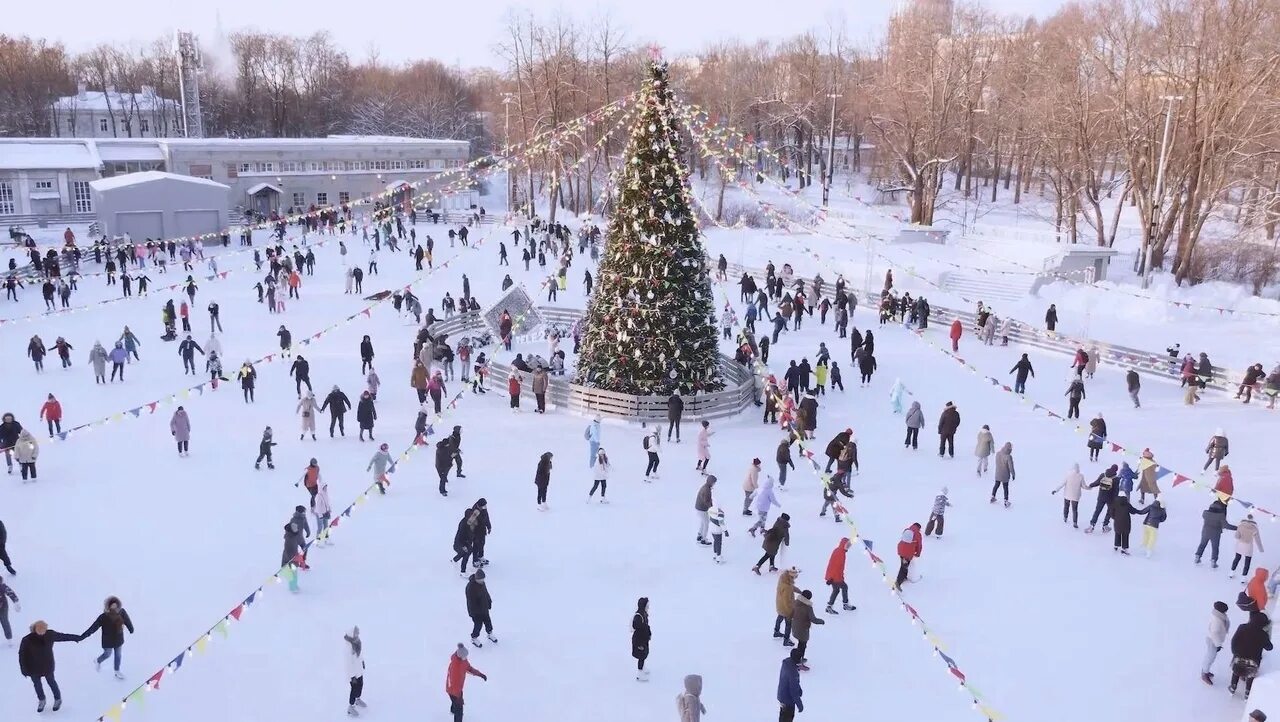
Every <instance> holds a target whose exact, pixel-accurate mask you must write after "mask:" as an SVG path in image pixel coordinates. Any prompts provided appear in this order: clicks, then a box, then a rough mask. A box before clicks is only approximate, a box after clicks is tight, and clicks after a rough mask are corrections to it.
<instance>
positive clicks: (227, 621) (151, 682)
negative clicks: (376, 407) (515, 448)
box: [98, 390, 466, 722]
mask: <svg viewBox="0 0 1280 722" xmlns="http://www.w3.org/2000/svg"><path fill="white" fill-rule="evenodd" d="M465 393H466V392H465V390H464V391H459V392H458V393H457V394H456V395H454V397H453V398H452V399H450V401H449V404H448V406H447V409H449V410H452V409H455V408H457V405H458V401H459V400H460V399H462V397H463V396H464V394H465ZM443 419H444V413H439V414H436V415H435V417H434V418H433V420H432V421H431V423H430V424H428V425H427V427H426V433H425V434H424V437H426V436H432V435H434V434H435V427H436V425H438V424H439V423H440V422H441V421H442V420H443ZM419 448H421V447H420V446H419V445H418V444H415V443H410V444H409V446H408V448H406V449H405V450H404V451H402V452H401V453H400V454H399V456H398V458H397V460H396V461H395V462H394V463H393V464H392V465H391V466H390V467H389V468H388V469H387V474H388V476H390V475H392V474H394V473H395V472H396V470H397V468H398V465H399V464H401V463H404V462H407V461H408V460H409V458H410V457H411V456H412V455H413V454H414V453H415V452H416V451H417V450H418V449H419ZM386 483H387V484H388V485H390V483H391V482H390V480H388V481H387V482H386ZM377 486H378V482H377V481H374V482H372V483H370V484H369V486H367V487H365V489H364V490H363V491H361V492H360V494H359V495H358V496H357V497H356V498H355V499H354V500H353V501H352V502H351V503H350V504H348V505H347V507H346V508H345V509H343V510H342V511H341V512H339V513H337V514H335V515H334V516H333V518H332V519H330V520H329V525H328V526H327V527H325V528H323V529H317V530H316V533H315V535H314V536H313V537H312V538H311V539H310V540H309V541H307V542H306V543H305V544H303V546H302V551H301V552H299V553H298V555H297V556H295V557H294V558H293V560H291V561H290V562H289V563H288V564H285V565H283V566H281V567H280V568H279V569H278V570H276V571H275V572H274V573H273V574H272V575H271V576H270V577H268V578H267V580H266V581H264V582H263V583H262V584H259V585H258V587H257V588H256V589H254V590H253V591H252V592H250V593H249V594H248V595H247V596H245V597H244V598H243V599H242V601H240V603H238V604H236V606H234V607H232V608H231V611H229V612H227V613H226V614H225V615H223V616H222V618H221V619H219V620H218V621H217V622H216V623H214V624H213V626H211V627H209V628H208V629H206V630H205V631H204V632H202V633H201V634H200V636H198V637H196V639H195V640H194V641H193V642H191V643H190V644H188V645H187V646H186V647H185V648H184V649H183V650H182V651H181V652H179V653H178V654H177V655H176V656H174V657H173V658H172V659H171V660H169V662H168V663H167V664H165V665H164V666H163V667H161V668H160V669H158V670H156V672H155V674H152V675H151V676H150V677H148V678H147V680H146V681H145V682H143V683H142V684H140V685H138V686H137V687H135V688H134V689H133V690H132V691H130V692H129V693H128V694H126V695H125V696H124V697H122V698H121V699H120V701H119V702H116V703H115V704H114V705H112V706H111V708H110V709H108V710H107V711H106V712H105V713H104V714H103V715H102V716H100V717H98V722H119V720H120V717H121V716H122V715H123V714H124V712H125V710H126V709H128V708H129V707H130V706H133V707H136V708H141V707H142V706H143V705H144V704H145V702H146V696H147V694H149V693H153V692H158V691H159V690H160V684H161V682H162V681H164V679H165V678H166V677H171V676H173V675H174V674H176V673H177V672H178V670H180V669H182V666H183V665H184V664H185V663H186V662H187V660H188V659H190V658H192V657H196V656H200V655H203V654H204V653H205V652H206V651H207V650H208V648H209V643H210V642H212V641H213V639H214V635H217V636H218V637H220V638H222V639H226V638H227V637H228V636H229V635H230V630H231V627H232V626H233V625H235V624H237V623H238V622H239V621H240V619H241V617H243V616H244V613H245V612H246V611H247V610H248V609H249V608H250V607H252V606H253V605H254V604H256V603H257V602H259V601H260V600H261V599H262V595H264V594H266V592H267V590H268V589H269V588H271V587H272V586H274V585H277V584H280V583H282V582H284V583H293V582H294V581H295V580H296V577H297V575H298V565H300V564H301V563H302V561H303V559H304V557H305V555H306V554H307V553H308V552H309V551H310V549H311V546H312V545H313V544H316V543H317V542H319V541H320V540H321V539H327V538H328V537H329V536H330V535H331V534H332V533H333V531H334V530H335V529H337V528H338V527H339V526H341V525H342V524H343V520H344V519H350V518H351V515H352V514H353V513H354V512H355V510H356V509H358V508H359V507H361V506H364V505H365V504H366V503H367V502H368V501H369V495H370V494H373V493H374V490H375V489H376V488H377Z"/></svg>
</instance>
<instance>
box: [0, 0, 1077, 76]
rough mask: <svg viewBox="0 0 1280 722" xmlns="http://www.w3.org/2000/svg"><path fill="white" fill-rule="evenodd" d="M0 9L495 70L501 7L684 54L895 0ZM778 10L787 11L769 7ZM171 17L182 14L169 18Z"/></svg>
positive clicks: (317, 1)
mask: <svg viewBox="0 0 1280 722" xmlns="http://www.w3.org/2000/svg"><path fill="white" fill-rule="evenodd" d="M1064 3H1065V0H985V1H984V2H983V4H984V5H986V6H987V7H989V8H990V9H992V10H994V11H996V12H1001V13H1013V14H1020V15H1026V14H1034V15H1039V16H1043V15H1045V14H1048V13H1051V12H1053V11H1054V10H1056V9H1057V8H1058V7H1060V6H1061V5H1063V4H1064ZM9 5H10V7H7V8H6V9H5V10H4V13H3V14H4V24H3V25H4V27H3V32H5V33H7V34H13V35H32V36H38V37H44V38H48V39H51V40H57V41H61V42H62V43H64V44H65V45H66V46H67V48H68V49H69V50H71V51H73V52H78V51H82V50H85V49H86V48H89V47H92V46H93V45H96V44H99V43H104V42H109V43H116V44H125V45H128V44H134V43H143V42H149V41H150V40H152V39H154V38H155V37H157V36H159V35H161V34H166V33H172V32H173V31H174V30H175V29H184V30H191V31H194V32H195V33H196V34H198V35H200V36H201V39H202V41H209V40H212V39H213V38H214V36H215V34H216V31H217V29H218V28H219V26H220V27H221V29H222V31H223V32H230V31H233V30H236V29H240V28H255V29H259V30H272V31H275V32H285V33H290V34H295V35H309V34H311V33H312V32H315V31H318V30H329V31H330V32H331V33H332V34H333V36H334V38H335V39H336V40H337V42H338V43H339V45H341V46H342V47H343V49H344V50H346V51H347V53H348V55H350V56H351V58H352V60H357V61H358V60H361V59H363V58H365V57H367V56H368V54H369V50H370V49H371V48H374V47H376V48H377V51H378V54H379V55H380V57H381V58H382V59H383V60H384V61H385V62H389V63H399V62H402V61H406V60H412V59H416V58H435V59H438V60H440V61H442V62H445V63H448V64H455V65H460V66H463V67H471V66H489V67H498V66H500V64H501V63H500V61H499V59H498V58H497V56H496V54H495V51H494V47H495V45H496V44H497V43H498V41H499V40H500V38H501V34H502V27H503V21H504V18H505V17H506V15H507V13H508V12H510V11H512V10H521V11H523V10H527V11H532V12H533V13H534V14H535V15H538V16H541V17H549V16H550V15H552V14H553V13H555V12H557V11H561V12H564V13H565V14H568V15H570V16H572V17H574V18H576V19H579V20H586V19H587V18H590V17H591V16H593V15H595V14H602V13H606V12H607V13H608V14H610V15H611V16H612V17H613V19H614V20H616V21H617V24H618V25H619V26H620V27H621V28H622V29H623V30H624V32H625V35H626V38H627V39H628V40H629V41H639V42H642V43H650V42H656V43H657V44H659V45H661V46H662V47H663V48H664V49H665V50H666V52H667V53H668V54H669V55H676V54H679V53H682V52H686V51H691V50H695V49H697V48H699V47H701V46H702V45H703V44H705V43H707V42H709V41H712V40H719V39H728V38H739V39H757V38H765V39H779V38H784V37H787V36H791V35H795V34H798V33H801V32H803V31H805V30H810V29H822V28H825V27H826V25H827V20H828V18H833V17H837V18H838V17H840V14H841V13H843V16H844V18H845V21H846V22H845V24H846V27H847V28H848V31H849V34H850V36H851V39H852V40H854V41H855V42H865V41H866V40H867V39H868V38H871V37H874V36H875V35H877V34H878V33H879V32H880V31H881V29H882V28H883V27H884V24H885V21H886V19H887V18H888V16H889V11H890V9H891V8H892V7H893V5H894V0H852V2H849V1H846V2H833V1H832V0H786V2H779V1H778V0H714V1H711V2H709V1H708V0H643V1H638V0H562V1H560V2H541V3H539V2H534V3H529V2H524V3H510V4H508V3H504V2H502V1H501V0H472V1H470V2H450V1H448V0H434V1H432V2H415V1H413V0H410V2H390V3H386V2H374V3H355V2H350V0H310V1H309V2H297V1H294V2H281V1H280V0H217V2H203V3H181V10H180V11H177V10H176V7H175V4H174V3H173V2H172V0H124V1H123V2H120V3H110V2H100V1H99V0H93V1H92V2H90V0H64V1H63V2H61V3H59V4H58V5H57V7H56V9H55V10H51V9H50V6H46V5H43V4H42V3H33V2H18V1H15V2H12V3H9ZM779 7H785V8H786V10H787V12H786V13H784V14H779V13H778V8H779ZM177 16H181V20H178V19H177Z"/></svg>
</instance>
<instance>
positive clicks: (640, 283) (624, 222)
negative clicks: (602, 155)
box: [577, 58, 723, 394]
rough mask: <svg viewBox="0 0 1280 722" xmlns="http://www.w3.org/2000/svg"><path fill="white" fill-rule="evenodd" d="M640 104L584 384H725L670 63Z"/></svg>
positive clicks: (582, 360) (616, 387) (632, 388)
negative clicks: (674, 107)
mask: <svg viewBox="0 0 1280 722" xmlns="http://www.w3.org/2000/svg"><path fill="white" fill-rule="evenodd" d="M637 107H638V113H637V117H636V120H635V122H634V124H633V126H632V129H631V135H630V140H629V142H628V147H627V150H626V155H625V167H627V168H629V169H630V170H629V171H628V172H627V173H626V178H627V182H626V183H624V184H619V187H617V188H615V193H616V212H615V213H614V214H613V216H611V218H610V223H609V232H608V244H607V245H606V247H605V253H604V257H603V259H602V260H601V262H600V271H599V273H598V278H599V285H598V286H597V288H596V291H595V293H594V294H593V296H592V300H591V304H590V306H589V307H588V309H587V324H586V331H585V333H584V335H583V339H582V350H581V353H580V354H579V357H578V369H577V383H579V384H583V385H586V386H593V387H596V388H601V389H605V390H609V391H617V392H619V393H630V394H668V393H672V392H676V393H680V394H691V393H694V392H697V391H714V390H718V389H720V388H722V387H723V383H722V381H721V379H720V373H719V354H718V349H717V344H716V329H715V327H714V325H713V324H714V320H713V319H714V313H715V309H714V307H713V304H712V294H711V278H710V276H709V274H708V272H707V269H706V265H705V263H703V259H704V252H703V248H702V240H701V238H700V237H699V233H698V227H697V224H696V223H695V217H694V214H693V213H692V212H691V209H690V207H689V199H688V196H687V195H686V193H687V189H686V182H685V179H686V178H687V177H688V171H687V169H686V168H684V167H683V165H682V164H681V163H680V160H679V159H680V158H681V157H682V155H683V151H682V149H681V140H680V139H681V129H680V128H679V127H678V125H677V122H676V120H675V116H674V113H673V112H672V97H671V90H670V88H669V87H668V84H667V64H666V63H664V62H661V61H660V60H658V59H656V58H655V60H654V62H653V63H651V64H650V66H649V76H648V77H647V78H646V80H645V82H644V84H643V87H642V88H641V91H640V95H639V98H638V100H637Z"/></svg>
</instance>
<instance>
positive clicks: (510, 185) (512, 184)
mask: <svg viewBox="0 0 1280 722" xmlns="http://www.w3.org/2000/svg"><path fill="white" fill-rule="evenodd" d="M511 101H512V98H511V93H503V94H502V115H503V121H502V159H503V162H504V163H506V166H507V215H508V216H510V215H511V203H512V201H513V196H515V194H516V176H515V174H514V173H512V172H511V170H512V169H511Z"/></svg>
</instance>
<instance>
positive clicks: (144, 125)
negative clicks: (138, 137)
mask: <svg viewBox="0 0 1280 722" xmlns="http://www.w3.org/2000/svg"><path fill="white" fill-rule="evenodd" d="M138 127H139V128H141V129H142V132H143V133H150V132H151V121H149V120H147V119H146V118H143V119H142V120H141V121H139V123H138Z"/></svg>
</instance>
